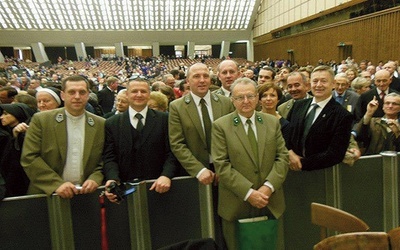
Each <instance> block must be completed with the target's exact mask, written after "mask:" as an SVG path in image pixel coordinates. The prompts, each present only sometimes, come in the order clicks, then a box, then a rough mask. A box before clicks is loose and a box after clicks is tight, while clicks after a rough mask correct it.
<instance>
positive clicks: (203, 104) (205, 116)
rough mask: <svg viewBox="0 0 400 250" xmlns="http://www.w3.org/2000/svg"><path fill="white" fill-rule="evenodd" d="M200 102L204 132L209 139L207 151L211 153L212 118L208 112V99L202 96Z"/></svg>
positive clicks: (207, 139)
mask: <svg viewBox="0 0 400 250" xmlns="http://www.w3.org/2000/svg"><path fill="white" fill-rule="evenodd" d="M200 104H201V115H202V117H203V125H204V133H205V135H206V141H207V151H208V153H210V151H211V119H210V115H209V114H208V109H207V105H206V101H205V100H204V99H203V98H201V100H200Z"/></svg>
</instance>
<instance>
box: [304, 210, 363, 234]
mask: <svg viewBox="0 0 400 250" xmlns="http://www.w3.org/2000/svg"><path fill="white" fill-rule="evenodd" d="M311 222H312V223H313V224H315V225H318V226H320V227H321V240H323V239H325V238H326V237H327V232H326V230H327V229H330V230H334V231H338V232H340V233H351V232H365V231H368V230H369V226H368V225H367V224H366V223H365V222H364V221H362V220H361V219H359V218H357V217H356V216H354V215H352V214H350V213H347V212H345V211H343V210H340V209H338V208H334V207H331V206H327V205H324V204H320V203H315V202H313V203H311Z"/></svg>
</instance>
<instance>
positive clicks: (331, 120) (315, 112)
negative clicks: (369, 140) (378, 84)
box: [286, 66, 353, 171]
mask: <svg viewBox="0 0 400 250" xmlns="http://www.w3.org/2000/svg"><path fill="white" fill-rule="evenodd" d="M333 87H334V73H333V70H332V69H331V68H330V67H329V66H318V67H317V68H315V69H314V71H313V72H312V74H311V91H312V93H313V98H310V99H305V100H299V101H296V102H295V103H294V105H293V108H292V110H291V111H290V113H289V115H288V120H289V121H290V137H289V141H288V142H287V145H286V146H287V148H288V150H289V160H290V169H291V170H294V171H302V170H307V171H311V170H317V169H323V168H328V167H332V166H333V165H335V164H338V163H340V162H341V161H342V160H343V158H344V156H345V153H346V150H347V147H348V146H349V140H350V132H351V126H352V123H353V116H352V115H351V113H350V112H348V111H347V110H346V109H345V108H343V107H342V106H341V105H340V104H339V103H337V102H336V101H335V99H334V98H333V97H332V89H333Z"/></svg>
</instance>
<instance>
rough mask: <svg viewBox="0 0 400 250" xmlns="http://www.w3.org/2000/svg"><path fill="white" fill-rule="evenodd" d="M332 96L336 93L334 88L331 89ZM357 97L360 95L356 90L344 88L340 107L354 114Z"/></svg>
mask: <svg viewBox="0 0 400 250" xmlns="http://www.w3.org/2000/svg"><path fill="white" fill-rule="evenodd" d="M332 96H333V98H334V99H335V98H336V93H335V91H334V90H333V91H332ZM359 97H360V95H358V94H357V93H356V92H354V91H352V90H346V92H344V96H343V104H342V107H343V108H345V109H346V110H347V111H349V112H350V113H352V114H353V115H354V109H355V107H356V106H357V102H358V98H359Z"/></svg>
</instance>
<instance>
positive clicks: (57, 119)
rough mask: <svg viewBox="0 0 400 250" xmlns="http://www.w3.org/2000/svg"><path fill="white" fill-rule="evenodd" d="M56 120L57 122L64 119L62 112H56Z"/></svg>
mask: <svg viewBox="0 0 400 250" xmlns="http://www.w3.org/2000/svg"><path fill="white" fill-rule="evenodd" d="M56 121H57V122H62V121H64V115H63V114H57V116H56Z"/></svg>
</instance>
